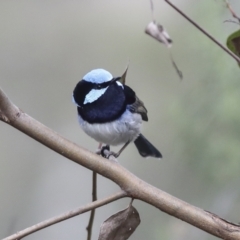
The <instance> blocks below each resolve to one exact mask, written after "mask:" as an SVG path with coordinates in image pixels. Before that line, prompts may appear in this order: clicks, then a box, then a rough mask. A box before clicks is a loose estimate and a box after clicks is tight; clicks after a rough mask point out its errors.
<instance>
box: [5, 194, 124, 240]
mask: <svg viewBox="0 0 240 240" xmlns="http://www.w3.org/2000/svg"><path fill="white" fill-rule="evenodd" d="M126 196H127V194H126V193H125V192H124V191H120V192H118V193H115V194H113V195H111V196H109V197H106V198H104V199H101V200H97V201H95V202H91V203H88V204H87V205H85V206H83V207H80V208H77V209H75V210H71V211H69V212H66V213H63V214H61V215H59V216H57V217H53V218H50V219H48V220H45V221H43V222H40V223H37V224H35V225H33V226H31V227H28V228H26V229H24V230H22V231H20V232H18V233H16V234H13V235H11V236H9V237H7V238H4V239H3V240H15V239H21V238H23V237H26V236H28V235H30V234H31V233H34V232H37V231H39V230H41V229H43V228H46V227H49V226H51V225H54V224H56V223H59V222H62V221H64V220H67V219H69V218H72V217H75V216H78V215H80V214H82V213H85V212H88V211H90V210H92V209H95V208H98V207H101V206H103V205H106V204H108V203H111V202H113V201H116V200H118V199H120V198H124V197H126Z"/></svg>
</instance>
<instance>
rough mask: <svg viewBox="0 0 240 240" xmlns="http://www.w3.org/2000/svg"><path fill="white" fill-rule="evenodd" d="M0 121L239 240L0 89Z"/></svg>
mask: <svg viewBox="0 0 240 240" xmlns="http://www.w3.org/2000/svg"><path fill="white" fill-rule="evenodd" d="M0 120H2V121H4V122H6V123H8V124H9V125H11V126H13V127H14V128H16V129H18V130H19V131H22V132H23V133H25V134H27V135H28V136H30V137H32V138H34V139H35V140H37V141H38V142H40V143H42V144H44V145H45V146H47V147H48V148H50V149H52V150H53V151H55V152H57V153H59V154H61V155H63V156H65V157H66V158H68V159H70V160H72V161H74V162H76V163H78V164H80V165H81V166H84V167H86V168H88V169H91V170H92V171H95V172H97V173H98V174H100V175H102V176H104V177H106V178H108V179H110V180H112V181H113V182H115V183H116V184H118V185H119V186H120V188H121V189H123V190H124V191H125V192H126V193H127V196H129V197H132V198H135V199H139V200H141V201H144V202H146V203H149V204H151V205H152V206H155V207H156V208H158V209H159V210H161V211H163V212H165V213H167V214H170V215H172V216H174V217H176V218H179V219H181V220H183V221H185V222H187V223H189V224H191V225H193V226H195V227H197V228H199V229H202V230H204V231H206V232H208V233H210V234H212V235H214V236H217V237H219V238H222V239H232V240H235V239H236V240H237V239H238V240H240V226H239V225H236V224H232V223H230V222H227V221H226V220H224V219H221V218H220V217H218V216H217V215H215V214H212V213H210V212H206V211H204V210H202V209H200V208H198V207H195V206H192V205H190V204H188V203H186V202H184V201H182V200H180V199H177V198H175V197H173V196H171V195H170V194H168V193H166V192H164V191H161V190H160V189H157V188H156V187H153V186H151V185H150V184H148V183H146V182H144V181H142V180H141V179H139V178H138V177H136V176H135V175H133V174H132V173H131V172H129V171H128V170H127V169H125V168H124V167H122V166H121V165H120V164H118V163H117V162H113V161H109V160H107V159H104V158H102V157H100V156H98V155H96V154H94V153H92V152H90V151H88V150H86V149H84V148H82V147H79V146H77V145H76V144H75V143H72V142H70V141H69V140H67V139H65V138H63V137H62V136H60V135H59V134H58V133H56V132H54V131H53V130H51V129H49V128H47V127H46V126H44V125H43V124H41V123H40V122H38V121H36V120H35V119H33V118H31V117H30V116H29V115H27V114H26V113H24V112H22V111H21V110H20V109H19V108H17V107H16V106H15V105H13V104H12V103H11V102H10V101H9V99H8V98H7V96H6V95H5V94H4V93H3V91H2V90H1V88H0Z"/></svg>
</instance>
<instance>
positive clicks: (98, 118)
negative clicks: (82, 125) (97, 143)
mask: <svg viewBox="0 0 240 240" xmlns="http://www.w3.org/2000/svg"><path fill="white" fill-rule="evenodd" d="M84 85H85V84H84ZM79 87H81V86H79ZM105 87H106V86H105V85H104V86H103V88H105ZM76 88H77V87H76ZM79 89H80V88H79ZM79 89H78V90H79ZM90 89H91V90H92V86H90V85H89V84H87V85H85V86H83V84H82V88H81V91H79V92H77V91H78V90H76V92H75V93H74V94H75V95H74V99H75V101H76V103H77V104H79V107H78V114H79V115H80V116H81V117H82V118H83V120H85V121H87V122H89V123H107V122H111V121H114V120H116V119H118V118H119V117H120V116H121V115H122V114H123V113H124V111H125V110H126V105H127V103H126V97H125V94H124V90H123V88H122V86H119V85H118V84H117V83H116V82H115V81H114V82H112V83H110V84H109V86H108V88H107V90H106V92H105V93H104V94H103V95H102V96H100V97H99V98H98V99H97V100H96V101H94V102H91V103H86V104H83V102H84V99H85V96H86V93H88V92H89V91H90ZM97 89H101V88H100V86H99V88H97ZM74 91H75V90H74Z"/></svg>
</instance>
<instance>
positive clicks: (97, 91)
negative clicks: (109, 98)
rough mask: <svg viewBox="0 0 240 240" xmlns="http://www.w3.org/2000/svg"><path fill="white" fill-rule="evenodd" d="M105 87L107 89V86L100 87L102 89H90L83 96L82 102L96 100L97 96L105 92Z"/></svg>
mask: <svg viewBox="0 0 240 240" xmlns="http://www.w3.org/2000/svg"><path fill="white" fill-rule="evenodd" d="M107 89H108V87H106V88H102V89H92V90H91V91H90V92H89V93H88V94H87V95H86V96H85V99H84V102H83V104H87V103H92V102H94V101H96V100H97V99H98V98H100V97H101V96H102V95H103V94H104V93H105V92H106V90H107Z"/></svg>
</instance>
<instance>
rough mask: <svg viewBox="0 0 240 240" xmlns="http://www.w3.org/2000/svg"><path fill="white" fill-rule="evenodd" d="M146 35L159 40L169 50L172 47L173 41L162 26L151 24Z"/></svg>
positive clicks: (146, 30)
mask: <svg viewBox="0 0 240 240" xmlns="http://www.w3.org/2000/svg"><path fill="white" fill-rule="evenodd" d="M145 33H147V34H148V35H150V36H151V37H153V38H154V39H156V40H158V41H159V42H161V43H163V44H165V46H166V47H168V48H170V47H171V46H172V44H171V43H172V39H171V38H170V36H169V34H168V33H167V31H166V30H165V29H164V27H163V26H162V25H160V24H157V23H155V22H150V23H149V24H148V25H147V27H146V29H145Z"/></svg>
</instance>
